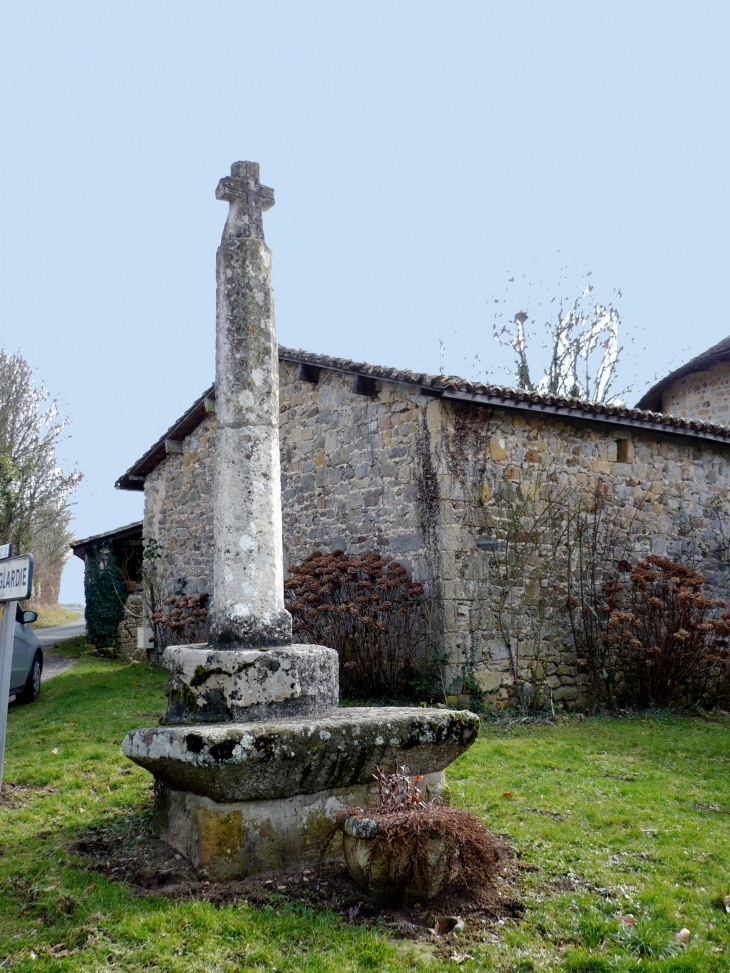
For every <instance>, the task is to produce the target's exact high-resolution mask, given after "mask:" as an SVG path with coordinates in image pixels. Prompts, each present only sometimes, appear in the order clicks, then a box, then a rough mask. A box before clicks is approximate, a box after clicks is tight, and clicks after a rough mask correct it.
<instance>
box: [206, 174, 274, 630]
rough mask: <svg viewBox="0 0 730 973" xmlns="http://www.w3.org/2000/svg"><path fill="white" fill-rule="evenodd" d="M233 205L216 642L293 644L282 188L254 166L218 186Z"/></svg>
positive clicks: (224, 294) (221, 350) (218, 471)
mask: <svg viewBox="0 0 730 973" xmlns="http://www.w3.org/2000/svg"><path fill="white" fill-rule="evenodd" d="M216 197H217V198H218V199H224V200H227V202H228V203H229V205H230V210H229V214H228V219H227V221H226V225H225V228H224V230H223V238H222V240H221V245H220V247H219V248H218V255H217V262H216V277H217V289H216V302H217V310H216V421H217V432H216V444H215V475H214V483H213V521H214V535H215V555H214V562H213V603H212V609H211V616H212V617H211V625H210V633H211V643H212V645H213V646H216V647H219V648H223V647H230V648H237V647H247V646H262V647H274V646H282V645H290V644H291V640H292V625H291V616H290V615H289V613H288V612H287V611H286V610H285V608H284V564H283V551H282V522H281V483H280V471H279V358H278V348H277V344H276V328H275V325H274V302H273V297H272V292H271V251H270V250H269V248H268V247H267V246H266V243H265V242H264V228H263V220H262V212H263V211H264V210H266V209H269V208H270V207H271V206H273V205H274V192H273V190H272V189H268V188H267V187H266V186H262V185H261V183H260V182H259V167H258V164H257V163H255V162H236V163H234V164H233V165H232V166H231V175H230V176H226V177H225V178H224V179H221V181H220V182H219V184H218V188H217V190H216Z"/></svg>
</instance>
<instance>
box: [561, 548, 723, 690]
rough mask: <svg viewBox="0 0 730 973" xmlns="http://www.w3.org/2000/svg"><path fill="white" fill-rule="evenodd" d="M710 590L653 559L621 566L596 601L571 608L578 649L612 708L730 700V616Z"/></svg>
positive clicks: (698, 578)
mask: <svg viewBox="0 0 730 973" xmlns="http://www.w3.org/2000/svg"><path fill="white" fill-rule="evenodd" d="M704 587H705V578H704V577H703V575H701V574H700V573H699V572H697V571H695V570H693V569H692V568H689V567H686V566H684V565H681V564H676V563H675V562H673V561H671V560H669V559H668V558H663V557H659V556H657V555H651V556H650V557H648V558H646V559H645V560H642V561H640V562H639V563H638V564H637V565H636V566H635V567H633V568H632V567H631V564H629V563H628V562H627V561H621V562H620V563H619V565H618V571H617V572H616V574H615V576H614V577H612V578H609V579H608V580H606V581H605V582H604V583H603V585H602V587H601V590H600V595H599V597H598V598H596V600H595V602H593V603H592V602H591V601H590V600H587V599H585V598H584V599H583V600H582V601H581V600H578V599H575V598H573V599H571V600H570V601H569V603H568V609H569V611H570V614H571V619H572V621H573V628H574V633H575V636H576V645H577V648H578V649H579V651H581V652H582V653H583V655H584V656H585V658H584V665H587V666H588V668H589V670H591V671H592V672H593V674H594V676H595V678H594V683H595V684H598V685H600V684H601V683H602V684H603V685H604V686H606V687H608V688H609V691H610V695H609V697H608V699H607V700H606V701H607V702H608V703H609V704H611V703H613V702H622V703H626V704H633V705H637V706H668V705H672V704H690V705H693V704H695V703H698V702H707V701H711V700H712V701H716V702H717V701H720V702H723V701H724V700H718V699H717V694H718V692H719V693H720V694H721V695H722V694H726V693H727V689H726V688H724V687H726V686H727V683H728V673H729V672H730V651H729V649H728V646H729V644H730V642H729V636H730V613H729V612H727V611H726V609H727V603H726V602H725V601H723V600H721V599H716V600H714V601H713V600H712V599H710V598H708V597H706V595H704V594H703V588H704ZM599 666H600V667H601V672H600V673H599V672H596V671H595V670H597V668H598V667H599ZM713 697H714V699H713Z"/></svg>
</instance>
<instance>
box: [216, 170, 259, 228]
mask: <svg viewBox="0 0 730 973" xmlns="http://www.w3.org/2000/svg"><path fill="white" fill-rule="evenodd" d="M215 198H216V199H224V200H226V202H228V203H230V204H231V207H230V210H229V212H228V220H227V221H226V225H225V229H224V230H223V237H224V239H225V237H226V236H233V237H237V236H244V237H252V238H255V239H257V240H263V239H264V221H263V218H262V214H263V213H265V212H266V210H267V209H271V207H272V206H273V205H274V190H273V189H269V187H268V186H262V185H261V183H260V182H259V164H258V162H234V163H233V165H232V166H231V174H230V176H224V177H223V178H222V179H221V181H220V182H219V183H218V188H217V189H216V191H215Z"/></svg>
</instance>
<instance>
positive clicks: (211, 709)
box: [162, 645, 339, 723]
mask: <svg viewBox="0 0 730 973" xmlns="http://www.w3.org/2000/svg"><path fill="white" fill-rule="evenodd" d="M162 663H163V665H164V666H165V668H166V669H167V670H168V672H169V673H170V678H169V679H168V681H167V686H166V687H165V693H166V694H167V697H168V700H169V702H168V706H167V713H166V715H165V719H164V722H165V723H228V722H236V723H241V722H248V721H251V720H261V719H277V718H280V717H283V718H288V717H301V716H319V715H324V714H325V713H329V712H331V711H332V710H333V709H336V708H337V705H338V702H339V660H338V657H337V653H336V652H335V651H334V649H328V648H325V646H323V645H287V646H277V647H273V648H226V649H221V648H217V647H215V646H210V645H175V646H171V647H170V648H168V649H165V654H164V655H163V657H162Z"/></svg>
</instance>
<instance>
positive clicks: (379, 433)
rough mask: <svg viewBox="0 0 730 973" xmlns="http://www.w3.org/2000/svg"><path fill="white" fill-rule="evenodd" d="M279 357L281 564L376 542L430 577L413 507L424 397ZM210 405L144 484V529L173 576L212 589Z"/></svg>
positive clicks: (414, 570) (364, 548) (359, 548)
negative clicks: (304, 372) (312, 371)
mask: <svg viewBox="0 0 730 973" xmlns="http://www.w3.org/2000/svg"><path fill="white" fill-rule="evenodd" d="M296 374H297V369H296V366H295V365H291V364H289V363H286V362H281V363H280V449H281V467H282V506H283V533H284V558H285V570H286V568H287V567H288V565H289V564H291V563H299V562H301V561H302V560H304V558H305V557H307V556H308V555H309V554H311V553H312V552H313V551H315V550H318V549H319V550H335V549H337V548H342V549H343V550H346V551H347V552H348V553H357V552H364V551H369V550H378V551H380V552H382V553H387V554H390V555H391V556H392V557H394V558H396V559H397V560H399V561H401V562H402V563H404V564H405V565H406V566H407V567H408V568H409V569H410V570H411V571H412V573H413V574H414V576H415V577H416V578H418V579H419V580H427V578H428V567H427V550H426V545H425V543H424V540H423V537H422V536H421V534H420V533H419V524H418V513H417V509H416V492H417V475H416V468H417V465H418V464H417V456H418V445H417V444H418V435H417V433H418V428H419V423H422V421H423V419H424V416H425V409H426V403H427V401H428V400H427V399H426V397H425V396H422V395H419V394H418V392H417V390H415V389H410V388H408V387H406V386H394V385H391V384H385V383H378V385H377V389H378V391H377V394H376V395H375V396H374V397H373V398H370V397H369V396H366V395H356V394H353V392H352V376H349V375H344V374H341V373H339V372H331V371H323V372H322V373H321V376H320V379H319V382H318V384H317V385H313V384H312V383H310V382H305V381H300V380H298V379H297V377H296ZM214 435H215V416H214V415H213V414H211V415H210V416H208V417H207V418H206V419H205V420H204V422H203V423H202V424H201V425H200V426H198V428H197V429H196V430H195V431H194V432H192V433H191V434H190V435H189V436H188V437H187V438H186V440H185V443H184V451H183V453H182V454H175V453H173V454H170V455H168V456H167V457H166V458H165V460H164V462H163V463H161V464H160V465H159V466H158V467H157V469H155V470H154V471H153V472H152V473H151V474H150V475H149V476H148V477H147V482H146V484H145V514H144V534H145V537H146V538H151V537H154V538H155V539H156V540H158V541H159V542H160V543H161V544H162V546H163V548H164V552H165V564H166V570H167V573H168V576H169V578H170V579H171V581H174V580H176V579H177V578H179V577H185V578H186V579H187V582H188V585H187V589H186V590H187V591H188V592H195V591H208V592H210V591H211V590H212V583H213V553H212V530H213V519H212V518H213V510H212V473H213V464H212V437H213V436H214Z"/></svg>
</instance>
